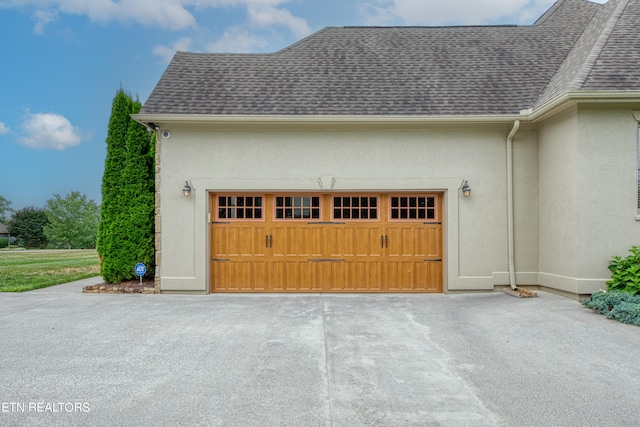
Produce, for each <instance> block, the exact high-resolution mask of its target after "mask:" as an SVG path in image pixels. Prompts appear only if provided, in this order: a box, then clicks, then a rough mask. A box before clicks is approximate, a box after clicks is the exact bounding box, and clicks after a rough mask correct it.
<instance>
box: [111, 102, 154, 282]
mask: <svg viewBox="0 0 640 427" xmlns="http://www.w3.org/2000/svg"><path fill="white" fill-rule="evenodd" d="M140 108H141V105H140V102H138V101H135V102H134V103H133V107H132V113H133V114H136V113H137V112H139V111H140ZM154 141H155V137H154V136H153V135H150V134H149V132H148V131H147V128H146V127H145V126H143V125H141V124H139V123H136V122H132V123H130V124H129V132H128V134H127V141H126V148H127V161H126V163H125V166H124V169H123V171H122V182H123V186H122V192H121V193H120V197H121V200H120V203H119V205H120V206H122V210H121V211H120V212H119V213H118V214H117V215H116V218H115V221H114V229H113V235H114V241H115V242H118V245H117V248H116V252H117V253H118V257H117V258H118V263H117V265H114V266H113V269H114V273H115V274H116V275H117V276H118V278H121V279H122V280H125V279H129V278H134V277H135V274H134V271H133V267H134V266H135V265H136V264H137V263H139V262H142V263H144V264H145V265H146V266H147V273H146V275H147V276H150V277H153V274H154V257H155V245H154V223H155V221H154V219H155V218H154V213H155V212H154V211H155V175H154V173H153V170H154V162H153V159H152V158H151V157H150V151H152V147H153V145H154Z"/></svg>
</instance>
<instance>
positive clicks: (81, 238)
mask: <svg viewBox="0 0 640 427" xmlns="http://www.w3.org/2000/svg"><path fill="white" fill-rule="evenodd" d="M45 212H46V214H47V218H48V219H49V224H48V225H46V226H45V227H44V234H45V236H47V239H48V240H49V247H52V248H64V249H84V248H94V247H95V245H96V232H97V230H98V220H99V219H100V208H99V207H98V205H97V204H96V202H94V201H93V200H89V199H88V198H87V196H86V195H84V194H81V193H80V192H78V191H72V192H71V194H67V196H66V197H65V198H62V197H60V195H59V194H54V195H53V198H51V199H49V200H47V206H46V208H45Z"/></svg>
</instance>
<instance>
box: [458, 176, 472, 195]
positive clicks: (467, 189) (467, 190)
mask: <svg viewBox="0 0 640 427" xmlns="http://www.w3.org/2000/svg"><path fill="white" fill-rule="evenodd" d="M459 189H460V190H462V195H463V196H464V197H469V196H470V195H471V187H469V183H468V182H467V180H464V181H462V185H460V188H459Z"/></svg>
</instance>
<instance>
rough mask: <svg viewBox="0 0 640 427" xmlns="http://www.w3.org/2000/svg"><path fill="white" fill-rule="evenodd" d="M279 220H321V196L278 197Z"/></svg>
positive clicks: (277, 217) (277, 213)
mask: <svg viewBox="0 0 640 427" xmlns="http://www.w3.org/2000/svg"><path fill="white" fill-rule="evenodd" d="M275 218H276V219H277V220H303V219H320V197H319V196H277V197H276V206H275Z"/></svg>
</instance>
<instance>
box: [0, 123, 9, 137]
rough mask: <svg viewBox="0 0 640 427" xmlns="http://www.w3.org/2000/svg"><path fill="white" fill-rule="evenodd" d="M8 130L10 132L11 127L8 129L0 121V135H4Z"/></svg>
mask: <svg viewBox="0 0 640 427" xmlns="http://www.w3.org/2000/svg"><path fill="white" fill-rule="evenodd" d="M9 132H11V129H9V128H8V127H7V125H5V124H4V123H2V122H0V135H5V134H7V133H9Z"/></svg>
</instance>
